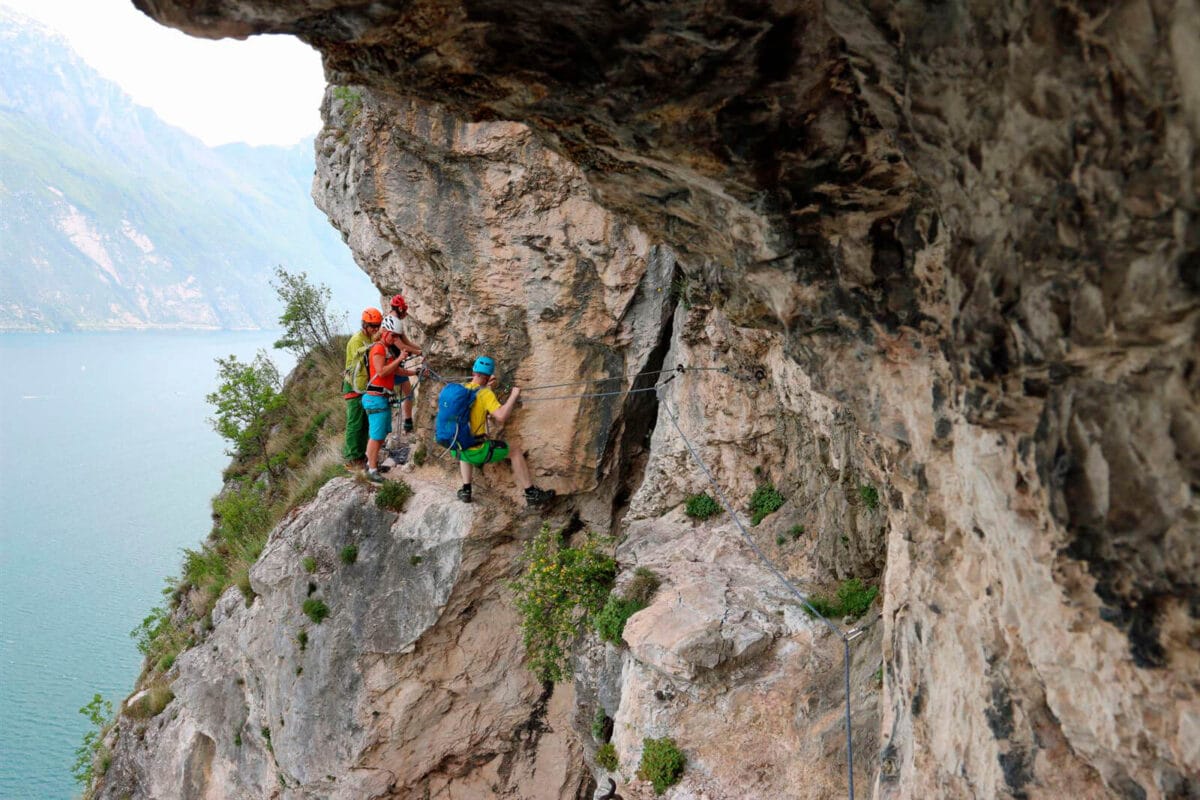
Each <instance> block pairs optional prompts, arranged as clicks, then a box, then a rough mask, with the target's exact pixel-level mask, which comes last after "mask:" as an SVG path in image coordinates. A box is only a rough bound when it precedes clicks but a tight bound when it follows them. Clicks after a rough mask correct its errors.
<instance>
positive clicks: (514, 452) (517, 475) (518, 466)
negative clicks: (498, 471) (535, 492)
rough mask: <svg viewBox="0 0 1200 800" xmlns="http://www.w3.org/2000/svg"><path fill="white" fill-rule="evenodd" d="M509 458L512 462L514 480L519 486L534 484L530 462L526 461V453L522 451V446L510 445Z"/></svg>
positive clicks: (525, 486) (525, 487) (523, 487)
mask: <svg viewBox="0 0 1200 800" xmlns="http://www.w3.org/2000/svg"><path fill="white" fill-rule="evenodd" d="M508 460H509V461H511V462H512V471H513V480H514V481H515V482H516V484H517V486H520V487H521V488H522V489H528V488H529V487H530V486H533V480H532V479H530V477H529V464H528V463H526V461H525V454H524V453H522V452H521V448H519V447H517V446H516V445H509V449H508Z"/></svg>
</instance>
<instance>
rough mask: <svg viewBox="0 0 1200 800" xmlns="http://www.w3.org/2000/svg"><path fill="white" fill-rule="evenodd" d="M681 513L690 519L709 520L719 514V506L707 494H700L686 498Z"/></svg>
mask: <svg viewBox="0 0 1200 800" xmlns="http://www.w3.org/2000/svg"><path fill="white" fill-rule="evenodd" d="M683 513H685V514H687V515H688V516H689V517H691V518H692V519H700V520H705V519H711V518H712V517H715V516H716V515H717V514H720V513H721V504H720V503H718V502H717V501H716V500H713V499H712V498H711V497H709V496H708V494H707V493H705V492H701V493H700V494H694V495H691V496H690V497H688V499H687V501H686V503H685V504H684V507H683Z"/></svg>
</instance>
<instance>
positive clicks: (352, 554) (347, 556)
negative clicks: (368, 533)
mask: <svg viewBox="0 0 1200 800" xmlns="http://www.w3.org/2000/svg"><path fill="white" fill-rule="evenodd" d="M338 555H339V557H340V558H341V559H342V563H343V564H345V565H346V566H350V565H351V564H353V563H354V562H355V561H358V548H357V547H355V546H354V545H352V544H348V545H346V546H345V547H343V548H342V552H341V553H339V554H338Z"/></svg>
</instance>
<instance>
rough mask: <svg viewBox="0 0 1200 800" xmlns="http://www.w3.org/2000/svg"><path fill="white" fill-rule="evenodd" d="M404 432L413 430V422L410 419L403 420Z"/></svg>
mask: <svg viewBox="0 0 1200 800" xmlns="http://www.w3.org/2000/svg"><path fill="white" fill-rule="evenodd" d="M404 432H405V433H412V432H413V422H412V420H411V419H406V420H404Z"/></svg>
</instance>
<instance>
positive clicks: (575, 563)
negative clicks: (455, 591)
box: [509, 526, 617, 682]
mask: <svg viewBox="0 0 1200 800" xmlns="http://www.w3.org/2000/svg"><path fill="white" fill-rule="evenodd" d="M607 544H608V540H607V539H602V538H600V537H596V536H593V535H590V534H589V535H588V536H587V537H586V539H585V540H584V541H583V543H582V544H581V545H580V546H579V547H567V546H565V545H564V543H563V541H562V533H561V532H560V531H552V530H551V529H550V527H549V526H543V527H542V530H541V532H540V533H538V535H537V536H535V537H534V539H533V540H532V541H531V542H529V543H527V544H526V545H525V551H524V554H523V556H522V564H523V567H524V568H523V570H522V574H521V576H520V577H519V578H517V579H516V580H514V581H512V582H511V583H510V584H509V588H510V589H511V590H512V592H513V595H514V597H515V600H516V606H517V610H518V611H519V612H520V614H521V634H522V637H523V640H524V644H525V659H526V665H527V666H528V667H529V669H531V670H532V671H533V672H534V674H535V675H537V676H538V679H539V680H541V681H543V682H556V681H560V680H563V679H564V678H566V677H569V675H570V662H569V660H568V657H569V655H570V650H571V646H572V644H574V642H575V639H576V637H577V636H578V635H579V633H580V631H582V630H583V627H584V626H585V625H586V624H588V623H589V622H590V621H591V619H592V617H593V616H595V615H596V614H597V613H599V611H600V610H601V608H602V607H603V606H604V601H605V599H606V598H607V597H608V592H609V589H610V588H611V586H612V583H613V580H614V579H615V578H616V575H617V564H616V562H615V561H613V559H612V558H611V557H609V556H608V555H606V554H604V553H602V552H601V551H600V549H601V547H603V546H605V545H607Z"/></svg>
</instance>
